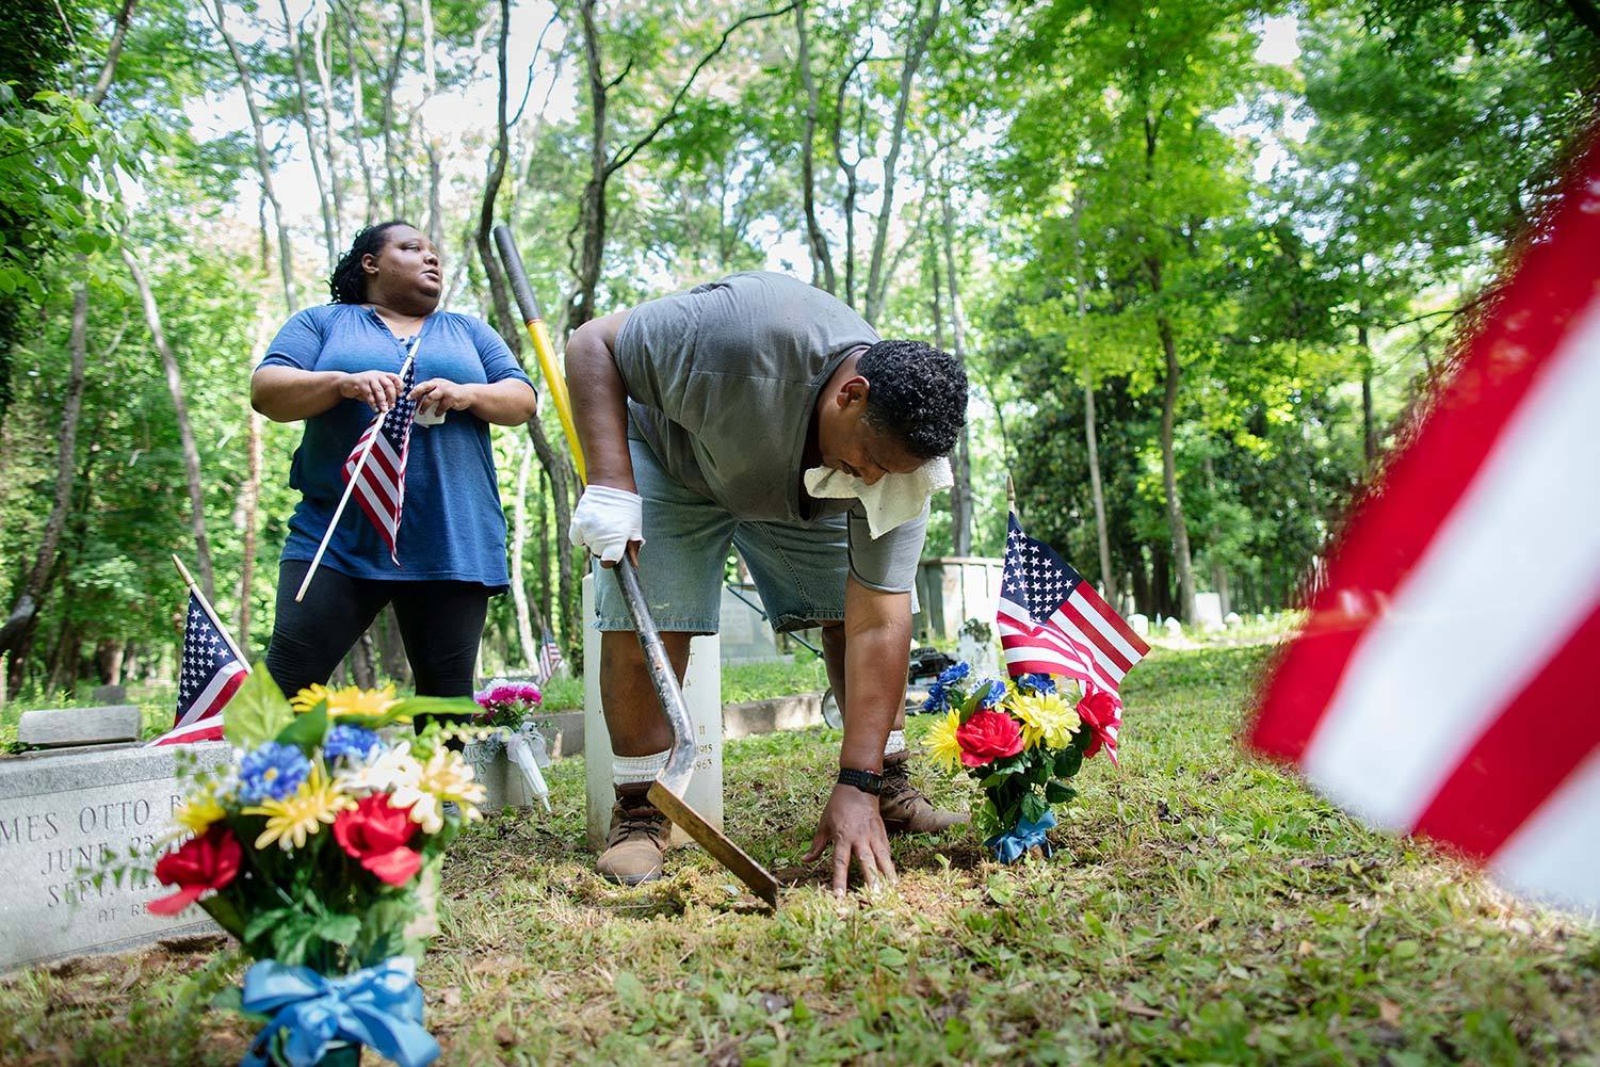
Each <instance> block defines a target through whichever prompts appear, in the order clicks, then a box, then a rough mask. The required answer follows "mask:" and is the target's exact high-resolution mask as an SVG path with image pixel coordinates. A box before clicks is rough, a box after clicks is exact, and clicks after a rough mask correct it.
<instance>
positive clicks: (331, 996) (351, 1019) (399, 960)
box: [239, 956, 439, 1067]
mask: <svg viewBox="0 0 1600 1067" xmlns="http://www.w3.org/2000/svg"><path fill="white" fill-rule="evenodd" d="M243 1007H244V1010H245V1011H248V1012H254V1013H256V1014H258V1015H268V1016H271V1017H272V1021H271V1022H269V1023H268V1024H267V1027H266V1029H265V1030H262V1031H261V1033H260V1034H259V1035H258V1036H257V1037H256V1040H255V1043H254V1044H253V1045H252V1046H251V1049H250V1051H249V1052H248V1053H246V1054H245V1058H244V1059H243V1060H242V1061H241V1062H240V1065H239V1067H267V1064H268V1062H269V1061H268V1060H267V1058H266V1056H265V1051H266V1048H267V1045H268V1043H269V1042H270V1041H271V1040H272V1038H273V1037H274V1036H275V1035H276V1034H277V1033H278V1031H280V1030H282V1031H284V1032H285V1033H284V1039H283V1044H282V1048H281V1050H280V1052H281V1055H282V1056H283V1057H284V1058H285V1060H286V1061H287V1063H288V1065H289V1067H313V1065H314V1064H315V1063H316V1062H317V1061H318V1060H320V1059H321V1058H322V1056H323V1054H324V1053H325V1052H327V1050H328V1046H329V1045H330V1044H332V1043H333V1042H334V1041H336V1040H341V1039H342V1040H345V1041H356V1042H359V1043H361V1044H363V1045H367V1046H370V1047H371V1048H372V1049H373V1050H374V1051H376V1052H378V1053H379V1054H380V1055H383V1056H385V1057H387V1058H389V1059H391V1060H393V1061H394V1062H395V1063H398V1064H399V1065H400V1067H425V1065H426V1064H429V1063H432V1062H433V1061H434V1060H436V1059H438V1058H439V1043H438V1042H437V1041H435V1040H434V1039H433V1035H432V1034H430V1033H428V1031H427V1030H425V1029H423V1027H422V990H421V988H419V987H418V985H417V964H416V961H415V960H413V959H410V958H409V957H406V956H397V957H396V958H394V959H392V960H385V961H384V962H383V963H380V964H378V965H377V966H376V967H367V968H365V969H363V970H359V971H357V972H355V973H354V974H350V975H346V976H344V977H343V978H331V979H330V978H325V977H323V976H322V975H320V974H318V973H317V972H316V971H313V970H312V969H311V968H309V967H285V966H284V965H283V964H281V963H279V962H278V961H277V960H262V961H261V962H259V963H256V964H253V965H251V967H250V969H249V970H248V971H246V972H245V974H244V1001H243Z"/></svg>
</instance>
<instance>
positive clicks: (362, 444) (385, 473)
mask: <svg viewBox="0 0 1600 1067" xmlns="http://www.w3.org/2000/svg"><path fill="white" fill-rule="evenodd" d="M416 379H417V361H416V358H415V353H413V356H412V358H411V359H409V360H407V361H406V367H405V374H404V376H403V377H402V378H401V379H400V399H399V401H398V402H397V403H396V404H395V406H394V407H392V408H390V409H389V411H388V413H387V414H385V415H384V416H383V417H382V418H381V419H374V420H373V422H372V425H371V426H368V427H367V429H366V432H365V433H363V434H362V435H361V437H360V439H359V440H357V441H356V446H355V448H353V449H351V450H350V456H349V458H348V459H346V460H345V461H344V472H343V473H344V480H345V481H346V482H348V481H349V480H350V478H351V476H352V474H353V473H354V472H355V469H356V463H357V461H358V460H360V458H361V453H362V450H363V449H365V448H366V447H367V442H368V441H372V454H371V455H369V456H368V457H367V462H366V463H365V464H364V465H363V466H362V467H361V476H360V478H359V480H358V481H357V482H356V488H355V497H356V501H357V502H358V503H359V504H360V505H361V510H362V511H364V512H366V513H367V518H369V519H371V520H372V525H373V526H375V527H377V530H378V536H380V537H382V538H383V543H384V544H386V545H388V546H389V558H390V559H392V560H394V562H395V565H396V566H398V565H399V564H400V557H399V556H398V555H397V552H398V551H399V550H398V549H397V548H396V543H397V540H398V538H399V535H400V512H401V509H402V508H404V506H405V499H406V454H407V453H408V452H409V450H410V448H411V422H412V420H413V419H414V418H416V414H417V405H416V403H415V402H414V401H413V400H411V399H410V393H411V388H412V386H413V385H415V384H416ZM374 435H376V438H377V439H376V440H373V437H374Z"/></svg>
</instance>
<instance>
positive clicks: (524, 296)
mask: <svg viewBox="0 0 1600 1067" xmlns="http://www.w3.org/2000/svg"><path fill="white" fill-rule="evenodd" d="M494 242H495V246H496V247H497V248H498V249H499V251H500V261H501V262H502V263H503V264H505V268H506V274H507V276H508V277H509V278H510V280H511V291H512V293H513V294H514V295H515V297H516V301H517V307H518V309H519V310H520V311H521V312H522V318H523V321H524V322H525V323H526V324H527V327H528V336H529V338H530V339H531V340H532V341H533V350H534V354H535V355H536V356H537V357H538V360H539V369H540V371H542V372H543V374H544V379H545V382H546V384H547V385H548V386H549V389H550V398H551V400H552V401H554V402H555V405H556V414H557V415H558V416H560V418H561V428H562V430H564V431H565V432H566V435H567V444H568V446H569V447H570V448H571V449H572V458H573V461H574V463H575V464H576V466H577V469H578V477H579V479H580V480H583V481H587V480H588V479H587V477H586V476H585V474H586V472H585V468H584V463H583V448H582V447H581V446H580V445H579V444H578V433H577V429H576V427H574V425H573V422H572V401H571V399H570V397H569V396H568V395H567V381H566V377H565V376H564V375H563V374H562V373H561V372H560V371H559V370H558V369H557V368H556V362H555V354H554V352H553V351H552V349H551V346H550V334H549V332H548V331H547V330H546V329H545V325H544V318H543V316H541V315H540V314H539V305H538V303H537V302H536V301H535V300H534V297H533V289H532V288H531V287H530V286H529V285H528V275H527V273H526V272H525V271H524V270H523V268H522V257H521V256H520V255H518V254H517V248H516V245H515V244H514V243H512V240H511V230H510V229H509V228H508V227H506V226H496V227H495V228H494ZM614 573H615V574H616V576H617V584H618V585H619V586H620V587H621V588H622V598H623V599H624V600H625V601H627V604H628V613H629V614H630V615H632V616H633V628H634V631H635V632H636V633H637V634H638V635H639V644H640V645H641V646H642V647H643V648H644V658H645V663H646V664H647V665H648V666H649V668H650V680H651V682H652V683H653V684H654V685H655V690H656V697H657V698H658V699H659V700H660V701H661V711H662V713H663V714H665V715H666V717H667V722H668V724H670V725H671V727H672V751H671V752H669V753H668V755H667V765H666V767H664V768H663V769H662V771H661V773H660V774H659V775H657V776H656V780H655V781H654V782H653V783H651V785H650V792H649V794H648V795H649V799H650V803H652V804H654V805H655V806H656V810H658V811H660V812H661V813H662V814H663V815H665V816H666V817H667V818H668V819H670V820H672V822H673V824H674V825H676V826H678V827H680V828H681V829H682V830H683V831H684V833H686V834H688V835H689V836H690V837H691V838H693V839H694V840H695V842H696V843H697V844H698V845H699V846H700V847H701V848H703V849H705V850H706V851H707V852H709V853H710V854H711V855H712V857H714V858H715V859H716V861H717V862H718V863H720V864H722V865H723V866H724V867H726V868H727V869H728V870H730V871H732V872H733V873H734V874H735V875H737V876H738V878H739V881H741V882H743V883H744V884H745V885H747V886H749V887H750V891H751V892H752V893H754V894H755V895H756V896H758V897H760V898H761V899H762V900H763V901H765V902H766V904H767V906H768V907H770V908H772V909H774V910H776V909H777V907H778V881H777V879H775V878H773V877H772V875H771V874H770V873H768V871H767V869H766V868H765V867H762V866H761V864H759V863H757V862H756V861H755V860H753V859H751V858H750V856H749V855H748V854H747V853H746V852H745V851H744V850H743V849H741V848H740V847H739V846H738V845H736V844H734V843H733V842H732V841H730V840H728V838H727V837H726V836H724V835H723V834H722V832H721V831H720V830H718V829H717V828H716V827H714V826H712V825H711V824H710V823H708V822H706V820H705V817H704V816H702V815H701V814H700V813H699V812H697V811H695V810H694V809H693V808H691V807H690V806H689V805H687V804H685V803H684V802H683V793H684V790H685V789H687V788H688V786H689V779H690V778H691V777H693V775H694V757H695V743H694V732H693V730H692V729H691V727H690V724H689V709H688V708H687V707H686V706H685V705H684V702H683V691H682V690H681V689H680V688H679V687H678V676H677V675H676V674H674V673H673V670H672V662H671V661H670V660H669V659H668V658H667V647H666V645H664V644H663V643H662V641H661V634H660V632H659V631H658V630H657V629H656V624H655V621H654V620H653V619H652V618H651V617H650V609H649V608H648V607H647V606H646V604H645V599H644V590H643V589H641V588H640V587H639V570H638V568H637V567H636V566H635V565H634V562H633V560H632V559H631V558H630V557H629V556H628V555H627V553H623V556H622V559H621V560H620V561H618V563H617V565H616V567H615V568H614Z"/></svg>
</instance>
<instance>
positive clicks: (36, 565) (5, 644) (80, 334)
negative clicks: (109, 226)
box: [0, 256, 89, 665]
mask: <svg viewBox="0 0 1600 1067" xmlns="http://www.w3.org/2000/svg"><path fill="white" fill-rule="evenodd" d="M78 269H79V271H80V272H82V273H87V272H88V269H89V268H88V261H87V259H86V258H85V257H83V256H79V257H78ZM70 336H71V340H70V342H69V343H70V345H71V351H72V363H71V369H70V370H69V371H68V376H67V394H66V397H65V399H64V401H63V403H62V407H61V428H60V431H59V435H58V437H57V440H56V486H55V494H54V496H53V498H52V501H51V504H50V517H49V518H47V519H46V520H45V524H44V538H43V540H42V541H41V542H40V544H39V550H38V551H37V552H36V553H35V554H34V557H33V566H32V567H31V568H29V570H28V574H27V577H26V578H25V579H23V582H22V585H21V588H20V590H19V592H18V595H17V598H16V600H15V601H14V602H13V603H12V605H11V611H10V612H9V613H8V614H7V617H6V621H5V623H4V625H0V653H4V652H6V651H16V650H17V649H19V647H20V644H21V640H22V636H23V634H25V633H26V632H28V631H29V630H30V629H31V628H32V625H33V621H34V618H35V617H36V616H37V615H38V612H39V606H40V604H41V603H42V602H43V599H44V589H45V581H46V578H47V577H48V575H49V573H50V565H51V562H52V561H53V560H54V559H55V558H56V549H57V547H58V546H59V545H60V544H61V533H62V531H63V530H65V529H66V526H67V511H68V509H69V507H70V505H71V502H72V482H73V477H72V475H73V469H74V466H75V463H76V460H77V452H78V419H79V416H80V415H81V414H82V411H83V386H84V379H85V376H86V375H85V371H86V368H87V366H88V358H89V287H88V283H87V282H79V283H78V285H77V287H76V288H75V289H73V291H72V332H71V335H70ZM12 663H13V665H17V664H19V663H20V658H19V657H18V656H16V655H13V657H12Z"/></svg>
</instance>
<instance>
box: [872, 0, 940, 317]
mask: <svg viewBox="0 0 1600 1067" xmlns="http://www.w3.org/2000/svg"><path fill="white" fill-rule="evenodd" d="M940 2H941V0H933V10H931V11H930V12H928V17H927V18H926V19H924V20H923V21H922V25H921V26H920V27H917V26H916V25H915V23H916V18H917V16H918V15H919V14H920V13H921V9H922V4H921V0H917V3H916V4H915V5H914V6H913V7H912V9H911V17H910V20H909V22H908V27H909V29H910V35H911V38H910V41H909V42H908V44H907V46H906V54H905V60H904V61H903V62H902V63H901V66H900V91H899V98H898V99H897V100H896V101H895V109H894V127H893V130H892V132H891V133H890V136H889V152H888V154H887V155H886V156H885V157H884V161H883V186H882V188H883V202H882V204H881V206H880V207H879V210H878V220H877V228H876V230H875V232H874V233H873V236H872V262H871V266H870V267H869V269H868V272H867V308H866V311H865V312H864V313H863V314H862V318H864V319H866V320H867V322H868V323H869V324H871V325H874V326H876V325H877V323H878V318H879V316H880V315H882V314H883V305H884V301H885V300H886V299H887V298H888V293H889V275H890V274H891V273H892V272H891V271H886V270H884V253H885V251H886V249H887V248H888V244H889V223H890V221H891V219H892V218H893V213H894V191H895V177H896V174H895V171H896V169H897V168H898V166H899V163H900V148H901V145H902V144H903V143H904V141H905V132H906V111H907V110H908V109H909V108H910V107H911V89H912V85H913V84H914V83H915V81H916V77H917V69H918V68H919V67H921V66H922V60H923V57H924V56H926V55H927V52H928V42H929V41H930V40H931V39H932V37H933V31H934V30H935V29H936V28H937V27H938V25H939V5H940Z"/></svg>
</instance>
